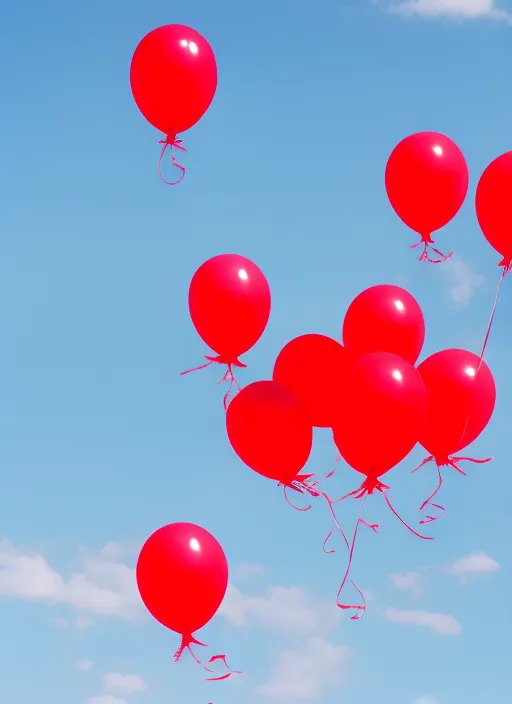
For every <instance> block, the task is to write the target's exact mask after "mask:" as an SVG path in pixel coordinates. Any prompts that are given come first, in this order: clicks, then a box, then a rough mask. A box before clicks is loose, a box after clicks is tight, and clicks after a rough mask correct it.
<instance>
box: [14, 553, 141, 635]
mask: <svg viewBox="0 0 512 704" xmlns="http://www.w3.org/2000/svg"><path fill="white" fill-rule="evenodd" d="M2 596H3V597H9V598H13V599H23V600H25V601H35V602H40V603H43V604H47V605H48V606H56V605H58V604H64V605H68V606H71V607H73V608H75V609H77V610H78V611H80V612H83V613H87V614H95V615H97V616H104V617H111V618H119V619H124V620H134V619H135V618H137V616H138V614H139V613H140V609H141V601H140V598H139V595H138V592H137V586H136V582H135V570H133V569H130V568H129V567H127V566H126V565H125V564H123V563H121V562H116V561H114V560H112V559H110V558H108V557H106V556H105V555H104V554H102V553H100V554H99V555H89V556H86V557H85V559H84V560H83V564H82V571H80V572H75V573H73V574H71V576H70V577H69V578H65V577H64V576H63V575H61V574H60V573H59V572H57V571H56V570H55V569H53V568H52V567H51V566H50V565H49V564H48V563H47V562H46V560H45V558H44V557H43V556H42V555H39V554H37V553H34V552H29V551H24V550H19V549H17V548H15V547H13V546H12V545H10V544H9V543H8V542H5V541H4V542H1V543H0V597H2ZM58 622H59V624H60V625H61V626H63V625H64V624H63V621H62V620H58ZM89 625H90V622H89V620H88V619H87V620H86V619H85V617H84V616H79V618H78V619H77V623H76V626H77V628H84V627H87V626H89Z"/></svg>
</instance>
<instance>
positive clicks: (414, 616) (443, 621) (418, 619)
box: [384, 608, 462, 636]
mask: <svg viewBox="0 0 512 704" xmlns="http://www.w3.org/2000/svg"><path fill="white" fill-rule="evenodd" d="M384 617H385V618H387V619H388V621H394V622H395V623H406V624H410V625H414V626H422V627H424V628H429V629H430V630H431V631H434V632H435V633H441V634H442V635H449V636H454V635H459V633H461V632H462V627H461V625H460V623H459V622H458V621H457V619H456V618H455V616H452V615H451V614H438V613H435V612H434V611H402V610H400V609H393V608H390V609H386V610H385V612H384Z"/></svg>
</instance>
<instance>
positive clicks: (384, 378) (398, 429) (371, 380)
mask: <svg viewBox="0 0 512 704" xmlns="http://www.w3.org/2000/svg"><path fill="white" fill-rule="evenodd" d="M427 402H428V399H427V390H426V389H425V384H424V383H423V381H422V379H421V377H420V375H419V373H418V371H417V370H416V369H415V368H414V367H413V365H412V364H411V363H410V362H408V361H407V360H405V359H402V357H399V356H398V355H396V354H391V353H389V352H372V353H371V354H366V355H363V356H362V357H359V359H358V360H356V362H354V364H353V365H352V367H351V368H350V370H349V373H348V375H347V383H346V386H345V390H344V393H343V396H342V397H341V398H340V408H339V414H338V418H337V421H336V425H335V426H334V428H333V433H334V441H335V443H336V446H337V447H338V450H339V451H340V454H341V456H342V457H343V459H344V460H345V461H346V462H347V463H348V464H349V465H350V466H351V467H352V468H353V469H355V470H357V471H358V472H360V473H361V474H364V475H366V476H367V477H370V478H374V479H376V478H377V477H380V476H381V475H382V474H384V473H385V472H387V471H388V470H390V469H391V468H392V467H394V466H395V465H396V464H398V463H399V462H400V461H401V460H403V459H404V457H406V455H408V454H409V452H410V451H411V450H412V448H413V447H414V445H415V444H416V443H417V442H418V440H419V437H420V435H421V433H422V432H423V430H424V427H425V422H426V418H427Z"/></svg>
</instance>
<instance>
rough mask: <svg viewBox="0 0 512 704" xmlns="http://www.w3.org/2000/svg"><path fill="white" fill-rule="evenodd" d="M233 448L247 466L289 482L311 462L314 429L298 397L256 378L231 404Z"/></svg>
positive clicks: (228, 420)
mask: <svg viewBox="0 0 512 704" xmlns="http://www.w3.org/2000/svg"><path fill="white" fill-rule="evenodd" d="M226 428H227V432H228V438H229V442H230V443H231V447H232V448H233V450H234V451H235V452H236V454H237V455H238V456H239V457H240V459H241V460H242V462H244V463H245V464H246V465H247V466H248V467H250V468H251V469H252V470H254V471H255V472H258V474H261V475H262V476H264V477H267V478H268V479H273V480H275V481H278V482H282V483H283V484H287V485H289V484H290V483H291V481H292V480H293V479H295V477H296V476H297V474H298V473H299V472H300V471H301V469H302V468H303V467H304V465H305V464H306V462H307V461H308V458H309V455H310V453H311V447H312V444H313V428H312V425H311V421H310V419H309V417H308V415H307V411H306V410H305V409H304V408H303V406H302V405H301V403H300V401H299V399H298V398H297V396H296V395H295V394H294V393H293V392H292V391H290V389H288V388H286V386H283V385H282V384H278V383H277V382H275V381H256V382H255V383H253V384H249V386H246V387H245V388H243V389H242V391H240V393H238V394H237V395H236V396H235V398H234V399H233V400H232V401H231V403H230V404H229V406H228V410H227V413H226Z"/></svg>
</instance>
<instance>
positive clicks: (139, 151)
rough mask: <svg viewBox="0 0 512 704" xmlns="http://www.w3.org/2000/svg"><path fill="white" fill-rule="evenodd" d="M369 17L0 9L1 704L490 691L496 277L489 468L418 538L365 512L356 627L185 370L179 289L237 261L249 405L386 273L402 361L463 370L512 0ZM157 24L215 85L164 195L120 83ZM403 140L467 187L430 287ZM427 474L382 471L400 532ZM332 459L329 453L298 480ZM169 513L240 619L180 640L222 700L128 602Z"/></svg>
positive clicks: (336, 7)
mask: <svg viewBox="0 0 512 704" xmlns="http://www.w3.org/2000/svg"><path fill="white" fill-rule="evenodd" d="M390 4H391V3H387V2H385V1H384V0H380V1H379V2H371V0H346V1H344V0H323V2H321V3H317V4H312V3H311V2H309V1H307V0H279V2H275V1H274V2H269V1H268V0H262V2H260V3H259V4H258V5H256V6H254V5H245V4H244V3H239V2H233V1H232V0H219V2H216V3H211V2H207V1H206V0H188V2H187V3H179V4H178V3H169V2H162V0H146V1H145V2H133V0H125V1H124V2H121V1H120V0H90V1H89V2H87V3H69V2H63V0H50V1H49V2H47V3H43V4H41V3H36V2H34V0H18V1H17V2H16V3H14V2H13V3H3V4H2V7H1V8H0V35H1V41H0V59H1V64H2V67H3V68H2V71H1V73H0V94H1V96H2V111H1V113H0V120H1V127H2V129H1V130H0V153H1V155H2V166H1V169H0V203H1V207H0V229H1V232H2V233H3V239H2V252H1V256H0V302H1V303H0V308H1V320H2V328H3V335H2V345H1V346H0V363H1V368H2V369H3V375H2V384H1V386H2V402H1V404H0V409H1V415H2V417H1V423H0V428H1V430H0V465H1V467H2V476H3V491H2V492H1V494H0V537H1V539H2V541H3V542H2V543H1V544H0V629H1V633H2V638H1V640H0V702H1V704H34V702H37V703H38V704H81V703H82V702H83V703H84V704H86V703H88V704H164V703H165V704H174V703H176V704H178V702H180V703H181V702H190V703H195V702H197V704H206V702H210V701H212V702H214V704H235V702H236V703H238V702H240V701H244V702H247V703H248V704H272V702H277V703H278V704H279V702H294V703H295V704H296V703H297V702H306V703H307V702H309V701H310V702H318V703H321V704H334V703H335V702H336V703H339V702H340V701H350V702H351V704H373V702H376V701H378V702H379V704H481V702H482V701H483V700H484V699H485V700H486V701H491V702H504V701H508V700H510V698H511V695H512V685H511V684H510V678H509V672H508V670H509V655H510V653H509V652H508V651H509V650H510V638H509V632H510V627H511V626H512V619H511V607H510V592H511V589H512V572H511V567H512V556H511V552H510V541H509V537H508V528H507V521H508V513H507V511H508V497H509V496H510V491H509V474H508V472H509V443H508V437H509V431H510V422H511V419H512V418H511V417H512V406H511V403H510V398H512V394H511V392H512V379H511V378H510V375H509V374H508V373H507V372H508V363H507V361H506V360H507V358H508V357H509V353H508V345H509V339H508V337H507V332H508V330H507V323H506V321H507V318H508V311H509V310H510V308H511V306H512V289H511V286H510V281H506V282H505V285H504V287H503V296H502V299H501V301H500V307H499V310H498V314H497V317H496V322H495V327H494V330H493V334H492V338H491V341H490V345H489V351H488V355H487V361H488V363H489V365H490V367H491V369H492V371H493V373H494V375H495V379H496V383H497V389H498V400H497V406H496V411H495V415H494V418H493V420H492V421H491V424H490V426H489V427H488V429H487V430H486V432H485V433H484V434H483V435H482V437H481V438H480V439H479V440H478V441H477V442H476V443H475V445H474V446H473V447H472V448H471V452H472V453H473V454H474V455H475V456H477V457H478V456H480V457H481V456H488V455H490V454H492V455H495V456H496V460H495V461H494V462H493V463H492V464H489V465H482V466H471V467H470V468H469V476H468V478H467V479H463V478H462V477H459V476H456V475H454V474H450V473H447V474H446V481H445V487H444V493H443V503H444V504H445V505H446V507H447V509H448V510H447V514H446V516H445V518H444V519H443V521H440V522H438V523H436V524H434V525H433V526H431V532H432V534H433V535H435V537H436V540H435V541H433V542H432V543H423V542H422V541H419V540H417V539H415V538H413V537H412V536H410V535H409V534H407V533H406V532H404V530H403V529H402V528H401V526H400V525H398V523H397V522H396V521H395V520H394V519H393V517H392V516H391V515H390V514H389V513H388V512H387V511H386V510H385V509H384V506H383V505H382V504H383V502H382V501H379V499H378V497H377V498H376V499H374V500H372V501H368V502H367V517H368V518H369V519H370V520H372V521H376V522H379V523H380V524H381V533H380V535H378V536H374V535H373V534H371V533H369V532H368V531H366V532H361V535H360V537H361V540H360V544H359V546H358V551H357V555H356V560H355V563H354V576H355V577H357V582H358V583H359V584H360V586H362V587H364V588H365V589H366V590H367V593H368V595H370V596H371V598H370V602H369V609H368V614H367V617H366V619H364V620H363V621H360V622H350V621H348V620H347V619H340V618H339V614H338V613H337V612H336V609H335V608H334V605H333V603H334V597H335V594H336V590H337V586H338V583H339V580H340V578H341V575H342V571H343V568H344V554H343V553H342V551H341V550H340V552H339V553H337V554H335V555H330V556H326V555H324V554H323V553H322V550H321V544H322V541H323V538H324V536H325V534H326V533H327V531H328V529H329V520H328V516H327V513H326V511H325V508H324V506H322V505H317V506H315V509H314V511H311V512H309V513H308V514H298V513H295V512H293V511H292V510H291V509H289V507H287V506H286V505H285V504H284V502H283V500H282V496H281V494H280V492H279V491H278V490H277V489H276V488H275V487H274V486H272V484H270V483H269V482H266V481H265V480H263V479H261V478H259V477H257V476H255V475H253V474H252V473H251V472H250V471H249V470H248V469H247V468H245V467H244V466H243V465H241V463H240V462H239V461H238V460H237V458H236V456H235V455H234V454H233V453H232V451H231V449H230V447H229V445H228V442H227V440H226V437H225V434H224V427H223V426H224V420H223V412H222V394H223V392H222V391H221V389H219V388H218V387H217V386H216V385H215V382H216V380H217V378H218V375H219V370H217V369H208V370H206V371H204V372H202V373H197V374H195V375H189V376H187V377H184V378H180V377H179V372H180V371H181V370H183V369H187V368H190V367H192V366H195V365H196V364H200V363H201V360H202V355H203V354H204V353H205V352H206V350H205V348H204V346H203V344H202V343H201V341H200V340H199V339H198V337H197V336H196V334H195V332H194V330H193V328H192V325H191V323H190V320H189V318H188V310H187V290H188V284H189V281H190V278H191V276H192V274H193V272H194V271H195V269H196V268H197V267H198V266H199V264H201V262H202V261H204V260H205V259H207V258H209V257H210V256H213V255H215V254H218V253H221V252H231V251H236V252H239V253H241V254H244V255H246V256H248V257H250V258H251V259H253V260H254V261H255V262H256V263H257V264H258V265H259V266H260V267H261V268H262V269H263V271H264V272H265V274H266V275H267V278H268V280H269V282H270V285H271V289H272V294H273V310H272V315H271V319H270V322H269V326H268V328H267V331H266V333H265V335H264V337H263V338H262V340H261V341H260V343H259V344H258V345H257V347H256V348H255V349H254V350H253V351H251V352H250V353H249V354H247V355H246V358H245V361H246V362H247V364H248V365H249V368H248V369H247V370H246V371H244V372H242V373H241V374H240V381H241V383H248V382H249V381H251V380H256V379H258V378H265V377H268V376H269V375H270V373H271V369H272V364H273V360H274V359H275V356H276V354H277V353H278V351H279V349H280V348H281V347H282V346H283V345H284V344H285V343H286V342H287V341H288V340H289V339H291V338H292V337H294V336H295V335H298V334H301V333H305V332H320V333H325V334H329V335H332V336H335V337H336V336H339V334H340V329H341V323H342V318H343V314H344V312H345V310H346V308H347V306H348V304H349V303H350V301H351V300H352V298H353V297H354V296H355V295H356V294H357V293H358V292H359V291H361V290H362V289H364V288H366V287H367V286H370V285H372V284H377V283H395V284H399V285H402V286H404V287H405V288H407V289H408V290H409V291H410V292H411V293H412V294H413V295H415V296H416V298H417V300H418V301H419V303H420V305H421V306H422V308H423V311H424V314H425V318H426V323H427V339H426V344H425V348H424V353H423V357H424V356H426V355H428V354H430V353H431V352H433V351H435V350H438V349H442V348H446V347H450V346H460V347H464V348H467V349H470V350H474V351H478V350H479V345H480V343H481V339H482V336H483V333H484V329H485V326H486V323H487V317H488V314H489V311H490V307H491V303H492V298H493V295H494V290H495V286H496V283H497V280H498V276H499V271H498V269H497V268H496V263H497V261H498V259H499V258H498V256H497V255H496V254H495V253H494V252H493V251H492V250H491V249H490V247H489V246H488V245H487V243H486V242H485V240H484V239H483V236H482V235H481V233H480V232H479V230H478V226H477V223H476V219H475V216H474V211H473V206H472V199H473V195H474V189H475V186H476V182H477V179H478V176H479V174H480V173H481V172H482V171H483V169H484V168H485V166H486V165H487V164H488V163H489V162H490V161H491V160H492V159H494V158H495V157H496V156H498V155H499V154H500V153H502V152H504V151H506V150H508V149H510V148H511V143H510V116H511V111H512V97H511V94H510V90H509V77H510V41H511V31H512V26H511V24H510V16H509V15H508V14H506V13H507V11H509V12H510V13H512V2H510V0H508V1H507V0H501V2H500V3H499V4H498V1H497V2H496V3H494V4H493V2H492V1H491V0H464V1H463V2H462V1H461V0H459V1H458V2H457V1H456V0H417V1H416V2H414V1H413V2H410V3H407V6H406V7H401V8H400V7H398V3H395V8H394V9H395V11H394V12H390V11H389V9H390ZM172 22H178V23H184V24H188V25H191V26H193V27H195V28H196V29H198V30H199V31H200V32H202V33H203V34H204V35H205V36H206V37H207V38H208V39H209V41H210V42H211V44H212V45H213V47H214V50H215V52H216V54H217V58H218V65H219V76H220V83H219V90H218V94H217V97H216V99H215V101H214V103H213V105H212V107H211V109H210V111H209V112H208V114H207V116H206V117H205V118H204V119H203V120H202V122H201V123H200V124H199V125H198V126H196V127H195V128H194V129H193V130H192V131H190V132H189V133H188V134H186V135H185V146H187V148H188V149H189V153H188V154H187V155H185V159H184V162H185V163H186V166H187V168H188V173H187V177H186V180H185V181H184V182H183V183H182V184H181V185H180V186H179V187H177V188H176V189H171V188H167V187H165V186H163V185H162V184H161V183H160V182H159V180H158V177H157V173H156V160H157V155H158V145H157V141H158V139H159V138H160V136H159V134H157V133H156V132H155V131H154V130H153V129H152V128H151V127H150V126H149V125H148V124H146V123H145V121H144V120H143V118H142V117H141V116H140V114H139V113H138V111H137V109H136V107H135V105H134V104H133V102H132V98H131V94H130V91H129V84H128V71H129V62H130V58H131V54H132V52H133V50H134V48H135V46H136V44H137V42H138V41H139V40H140V38H141V37H142V36H143V35H144V34H145V33H146V32H147V31H149V30H151V29H153V28H154V27H157V26H159V25H161V24H166V23H172ZM418 130H439V131H441V132H444V133H446V134H448V135H449V136H451V137H452V138H453V139H455V140H456V141H457V143H458V144H459V146H460V147H461V148H462V149H463V151H464V153H465V155H466V158H467V160H468V163H469V167H470V174H471V185H470V195H469V197H468V201H467V203H466V204H465V206H464V208H463V210H462V211H461V213H460V215H459V216H458V217H457V218H456V219H455V221H454V222H453V223H451V224H450V225H449V226H448V227H447V228H446V229H445V230H444V231H443V232H442V233H440V234H439V236H438V237H437V242H438V245H439V247H440V249H441V250H448V249H452V248H453V249H455V251H456V257H455V258H454V259H453V260H452V261H451V262H449V263H447V264H446V265H443V267H431V266H426V265H420V264H418V263H417V262H416V261H415V256H414V253H413V252H411V251H410V250H409V249H408V245H409V244H412V243H413V242H414V241H415V237H414V235H412V233H410V232H409V231H407V229H406V228H405V227H404V226H403V225H402V223H400V222H399V221H398V220H397V218H396V217H395V215H394V214H393V212H392V211H391V209H390V207H389V206H388V204H387V201H386V195H385V191H384V186H383V173H384V166H385V162H386V159H387V157H388V155H389V153H390V151H391V150H392V148H393V147H394V145H395V144H396V143H397V142H398V141H399V140H400V139H402V138H403V137H404V136H406V135H407V134H410V133H412V132H415V131H418ZM323 373H324V374H325V379H324V380H323V381H324V382H325V383H328V373H329V372H328V370H325V372H323ZM421 458H422V453H421V452H420V451H419V450H418V449H416V450H415V451H414V452H413V455H412V457H411V458H410V459H409V460H407V462H406V463H404V466H402V467H400V468H398V469H396V470H394V471H393V472H392V473H391V474H390V475H388V476H389V480H390V483H391V484H392V488H393V494H392V495H393V499H394V502H395V503H396V505H397V507H399V509H400V510H401V512H402V513H403V514H404V515H405V516H406V517H407V518H408V519H409V520H411V521H414V520H415V519H416V515H417V514H416V507H417V506H418V505H419V504H420V503H421V500H422V499H423V498H424V496H425V493H426V492H427V491H428V490H429V489H430V487H431V486H432V485H433V483H434V481H435V478H434V475H433V474H432V472H433V470H432V468H431V467H430V468H429V467H427V468H425V470H423V472H422V473H418V474H416V475H414V476H412V477H411V476H410V475H409V474H408V472H407V469H408V468H409V467H412V466H414V463H415V462H416V460H418V461H419V460H420V459H421ZM332 459H333V450H332V446H331V445H330V443H329V438H328V435H327V434H326V433H318V435H317V436H316V437H315V448H314V453H313V456H312V458H311V463H310V467H311V469H312V470H313V471H317V470H318V471H323V470H325V471H328V470H329V469H330V468H331V466H332ZM331 482H332V491H333V493H334V494H335V495H337V494H338V492H339V493H341V492H344V491H348V490H350V489H352V488H355V485H356V483H357V477H356V476H355V474H354V473H352V472H351V471H350V470H348V468H346V467H345V468H343V467H339V468H338V474H337V476H336V477H335V478H334V479H332V480H331ZM354 510H355V507H346V509H345V511H344V512H343V514H342V518H343V520H344V522H345V524H346V525H347V526H349V527H350V525H351V524H352V521H353V520H354V517H355V514H354ZM175 520H188V521H192V522H197V523H200V524H202V525H204V526H205V527H206V528H208V529H209V530H210V531H211V532H212V533H213V534H214V535H215V536H216V537H217V538H218V539H219V540H220V542H221V543H222V545H223V546H224V549H225V551H226V553H227V556H228V559H229V561H230V565H231V582H232V587H231V592H230V597H229V599H228V600H227V601H226V604H225V607H224V610H223V613H222V614H219V615H218V617H217V618H216V620H215V621H214V622H213V623H212V624H211V626H209V627H208V628H207V629H205V632H204V633H202V634H201V635H202V636H203V635H204V639H205V640H206V642H208V643H211V644H212V646H213V647H215V648H216V649H217V650H218V649H220V650H222V651H225V652H227V653H228V654H229V656H230V661H231V663H232V665H233V666H235V667H237V668H240V669H242V670H243V671H244V676H243V677H241V678H238V679H232V680H230V681H227V682H224V683H218V684H206V683H203V682H202V681H201V672H200V670H199V669H198V668H196V667H194V666H193V665H192V664H191V663H190V662H189V661H188V660H187V659H184V660H183V662H182V663H181V664H180V666H173V665H172V662H171V657H172V654H173V652H174V650H175V649H176V645H177V638H176V637H175V636H174V634H172V633H170V632H167V631H165V629H163V628H161V627H160V626H158V624H156V623H154V622H152V621H151V620H150V619H149V618H148V617H146V616H145V614H144V612H143V611H142V609H141V608H140V604H139V601H138V598H137V594H136V592H135V591H134V578H133V566H134V564H135V559H136V555H137V550H138V549H139V548H140V546H141V544H142V542H143V541H144V540H145V539H146V537H147V536H148V535H149V534H150V533H151V532H152V531H153V530H155V529H156V528H158V527H159V526H161V525H163V524H165V523H168V522H172V521H175ZM248 566H249V567H248Z"/></svg>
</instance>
